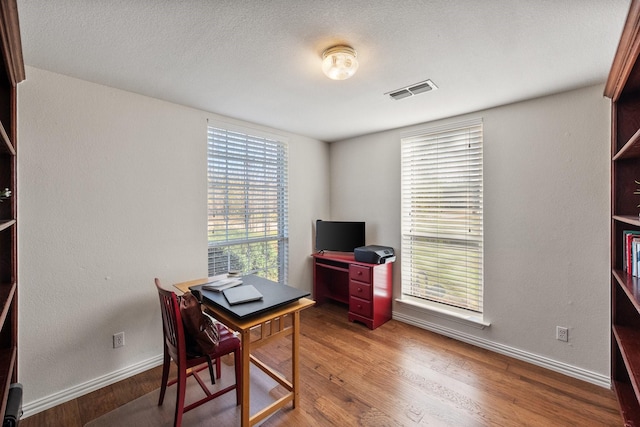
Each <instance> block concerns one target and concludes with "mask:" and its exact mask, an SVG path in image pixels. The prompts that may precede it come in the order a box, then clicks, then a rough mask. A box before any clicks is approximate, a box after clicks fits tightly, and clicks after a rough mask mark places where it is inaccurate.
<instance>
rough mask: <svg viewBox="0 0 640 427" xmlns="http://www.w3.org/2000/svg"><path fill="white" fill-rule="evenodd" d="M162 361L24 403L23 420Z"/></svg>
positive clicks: (160, 358) (138, 365) (144, 363)
mask: <svg viewBox="0 0 640 427" xmlns="http://www.w3.org/2000/svg"><path fill="white" fill-rule="evenodd" d="M162 361H163V356H162V354H161V355H159V356H156V357H152V358H151V359H147V360H143V361H142V362H139V363H136V364H134V365H130V366H127V367H125V368H123V369H120V370H118V371H115V372H111V373H109V374H106V375H103V376H101V377H98V378H95V379H93V380H91V381H87V382H85V383H82V384H78V385H77V386H74V387H71V388H68V389H66V390H63V391H61V392H59V393H55V394H52V395H49V396H46V397H43V398H41V399H38V400H34V401H32V402H27V403H24V404H23V405H22V410H23V412H24V414H23V416H22V418H27V417H29V416H31V415H34V414H37V413H39V412H42V411H45V410H47V409H49V408H53V407H54V406H57V405H60V404H62V403H65V402H68V401H70V400H73V399H75V398H77V397H80V396H84V395H85V394H87V393H91V392H92V391H95V390H98V389H101V388H102V387H106V386H108V385H111V384H114V383H117V382H118V381H121V380H124V379H126V378H129V377H131V376H133V375H136V374H139V373H141V372H144V371H147V370H149V369H151V368H155V367H156V366H159V365H162ZM159 384H160V379H159V378H158V385H159Z"/></svg>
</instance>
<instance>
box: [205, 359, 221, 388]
mask: <svg viewBox="0 0 640 427" xmlns="http://www.w3.org/2000/svg"><path fill="white" fill-rule="evenodd" d="M218 360H220V359H219V358H218V359H216V363H217V361H218ZM212 364H213V361H212V360H211V356H209V355H208V354H207V365H209V376H210V377H211V384H215V383H216V377H214V376H213V365H212ZM217 371H218V366H216V372H217ZM218 378H220V375H218Z"/></svg>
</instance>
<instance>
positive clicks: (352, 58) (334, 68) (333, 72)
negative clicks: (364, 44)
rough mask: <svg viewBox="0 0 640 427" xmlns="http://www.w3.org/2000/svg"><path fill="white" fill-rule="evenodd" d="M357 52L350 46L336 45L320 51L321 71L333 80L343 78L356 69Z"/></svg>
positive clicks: (346, 77)
mask: <svg viewBox="0 0 640 427" xmlns="http://www.w3.org/2000/svg"><path fill="white" fill-rule="evenodd" d="M357 56H358V54H357V53H356V51H355V49H354V48H352V47H351V46H344V45H338V46H333V47H330V48H329V49H327V50H325V51H324V52H323V53H322V71H323V72H324V73H325V74H326V75H327V77H329V78H330V79H333V80H345V79H348V78H349V77H351V76H353V75H354V74H355V73H356V70H357V69H358V60H357V59H356V58H357Z"/></svg>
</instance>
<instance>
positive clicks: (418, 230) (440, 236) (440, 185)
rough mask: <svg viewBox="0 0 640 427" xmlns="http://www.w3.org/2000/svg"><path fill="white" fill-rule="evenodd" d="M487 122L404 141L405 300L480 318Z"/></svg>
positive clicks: (440, 130)
mask: <svg viewBox="0 0 640 427" xmlns="http://www.w3.org/2000/svg"><path fill="white" fill-rule="evenodd" d="M482 140H483V138H482V122H481V121H479V120H478V121H473V122H470V123H465V124H464V125H458V126H452V127H447V128H441V129H437V130H431V131H429V130H427V131H423V132H421V133H417V134H413V135H409V136H406V137H404V138H402V140H401V147H402V148H401V150H402V153H401V161H402V177H401V192H402V195H401V199H402V208H401V209H402V220H401V221H402V266H401V268H402V293H403V294H404V295H409V296H413V297H416V298H421V299H424V300H429V301H434V302H437V303H442V304H447V305H451V306H455V307H459V308H463V309H467V310H472V311H475V312H480V313H481V312H482V294H483V226H482V192H483V178H482V175H483V171H482Z"/></svg>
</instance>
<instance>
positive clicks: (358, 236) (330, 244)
mask: <svg viewBox="0 0 640 427" xmlns="http://www.w3.org/2000/svg"><path fill="white" fill-rule="evenodd" d="M364 225H365V224H364V222H356V221H323V220H321V219H319V220H317V221H316V250H317V251H336V252H353V250H354V249H355V248H357V247H360V246H364V245H365V227H364Z"/></svg>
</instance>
